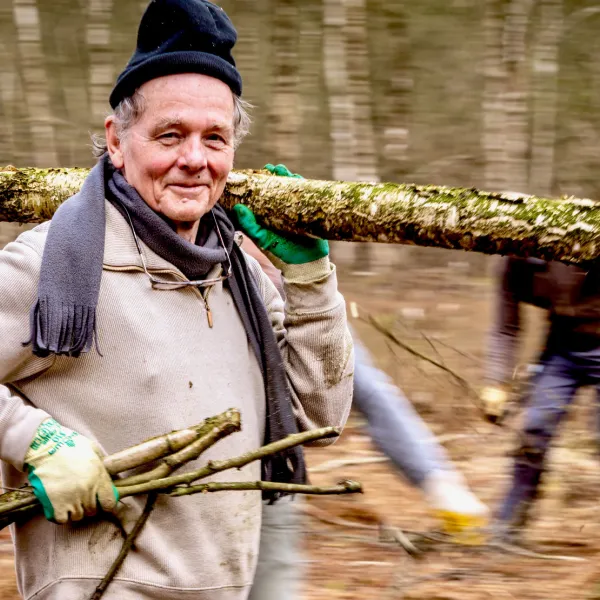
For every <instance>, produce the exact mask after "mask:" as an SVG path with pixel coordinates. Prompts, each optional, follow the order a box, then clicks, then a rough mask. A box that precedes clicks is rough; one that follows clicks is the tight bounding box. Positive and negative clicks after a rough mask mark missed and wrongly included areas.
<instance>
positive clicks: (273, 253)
mask: <svg viewBox="0 0 600 600" xmlns="http://www.w3.org/2000/svg"><path fill="white" fill-rule="evenodd" d="M265 169H267V170H268V171H269V172H271V173H273V174H275V175H279V176H281V177H295V178H297V179H303V177H302V176H301V175H297V174H295V173H291V172H290V171H289V170H288V169H287V167H285V166H284V165H277V166H273V165H271V164H268V165H266V166H265ZM233 210H234V212H235V214H236V216H237V219H238V223H239V224H240V227H241V228H242V230H243V231H244V233H245V234H246V235H247V236H248V237H249V238H250V239H251V240H252V241H253V242H254V243H255V244H256V245H257V246H258V247H259V248H260V249H261V250H263V251H264V252H265V253H266V254H267V256H268V258H269V259H270V260H271V262H272V263H273V264H274V265H275V266H276V267H277V268H278V269H279V270H280V271H282V272H283V273H284V274H285V271H286V267H287V265H304V264H307V263H311V262H313V261H315V260H319V259H321V258H324V257H325V256H328V255H329V244H328V243H327V240H321V239H318V238H310V237H304V236H291V235H288V236H283V235H281V234H278V233H274V232H273V231H270V230H269V229H266V228H264V227H262V226H261V225H259V224H258V223H257V222H256V218H255V216H254V213H253V212H252V211H251V210H250V209H249V208H248V207H247V206H245V205H243V204H236V205H235V206H234V207H233Z"/></svg>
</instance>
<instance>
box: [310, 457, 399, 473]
mask: <svg viewBox="0 0 600 600" xmlns="http://www.w3.org/2000/svg"><path fill="white" fill-rule="evenodd" d="M389 460H390V459H389V458H388V457H387V456H362V457H358V456H354V457H351V458H336V459H333V460H328V461H326V462H324V463H321V464H320V465H317V466H316V467H310V468H309V469H308V472H309V473H327V472H329V471H333V470H334V469H338V468H340V467H351V466H354V465H371V464H374V463H382V462H388V461H389Z"/></svg>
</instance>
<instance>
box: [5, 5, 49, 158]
mask: <svg viewBox="0 0 600 600" xmlns="http://www.w3.org/2000/svg"><path fill="white" fill-rule="evenodd" d="M13 18H14V25H15V29H16V33H17V40H16V42H17V52H18V61H19V62H18V65H19V66H18V73H19V75H20V77H21V79H22V85H23V95H24V99H25V104H26V108H27V118H28V121H29V128H30V131H31V137H32V139H33V141H34V145H33V157H32V158H33V161H34V163H35V164H36V165H38V166H46V167H49V166H52V165H57V164H58V155H57V151H56V142H55V135H54V127H53V125H52V112H51V102H50V94H49V84H48V76H47V73H46V69H45V67H44V64H45V61H44V51H43V49H42V38H41V35H42V34H41V30H40V15H39V10H38V6H37V4H36V2H35V0H13Z"/></svg>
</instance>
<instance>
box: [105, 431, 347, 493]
mask: <svg viewBox="0 0 600 600" xmlns="http://www.w3.org/2000/svg"><path fill="white" fill-rule="evenodd" d="M339 435H340V430H339V428H338V427H322V428H321V429H313V430H311V431H304V432H302V433H295V434H293V435H288V436H287V437H286V438H284V439H282V440H278V441H277V442H273V443H271V444H267V445H266V446H262V447H261V448H258V449H257V450H253V451H251V452H246V453H245V454H242V455H240V456H236V457H234V458H229V459H227V460H214V461H213V460H211V461H210V462H209V463H208V464H207V465H205V466H204V467H202V468H201V469H198V470H197V471H192V472H190V473H183V474H181V475H174V476H173V477H164V478H162V479H156V480H154V481H148V482H146V483H140V484H138V485H130V486H126V487H120V486H119V485H118V482H117V488H118V489H119V494H120V496H121V498H126V497H127V496H133V495H134V494H144V493H147V492H150V491H153V490H158V491H164V490H167V491H171V489H172V488H174V487H175V486H177V485H182V484H190V483H193V482H194V481H197V480H198V479H203V478H204V477H208V476H209V475H212V474H213V473H219V472H220V471H226V470H227V469H239V468H241V467H243V466H245V465H247V464H248V463H251V462H254V461H255V460H260V459H262V458H263V457H265V456H269V455H270V454H276V453H277V452H281V451H283V450H287V449H288V448H293V447H294V446H299V445H301V444H306V443H308V442H312V441H314V440H320V439H323V438H330V437H337V436H339Z"/></svg>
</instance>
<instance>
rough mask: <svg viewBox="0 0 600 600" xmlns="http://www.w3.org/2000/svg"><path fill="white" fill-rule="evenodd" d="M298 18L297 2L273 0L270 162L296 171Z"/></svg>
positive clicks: (298, 157)
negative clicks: (284, 165) (281, 164)
mask: <svg viewBox="0 0 600 600" xmlns="http://www.w3.org/2000/svg"><path fill="white" fill-rule="evenodd" d="M298 17H299V11H298V4H297V2H296V1H295V0H274V7H273V9H272V21H271V48H270V50H271V58H270V60H269V63H270V64H271V65H272V71H271V73H272V78H273V88H272V91H271V96H270V99H269V104H268V111H269V127H268V130H269V131H270V132H271V135H270V141H271V142H272V144H273V146H274V147H273V149H272V150H271V152H273V154H272V155H271V156H269V158H268V160H269V161H271V162H273V161H275V162H280V163H285V164H286V165H288V166H289V167H290V169H292V170H294V169H297V165H299V164H300V156H301V152H300V138H299V131H300V118H301V115H300V102H299V97H298V93H299V92H298V83H299V82H298V41H299V39H298V38H299V28H298ZM294 165H296V166H294ZM261 166H262V165H261Z"/></svg>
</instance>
